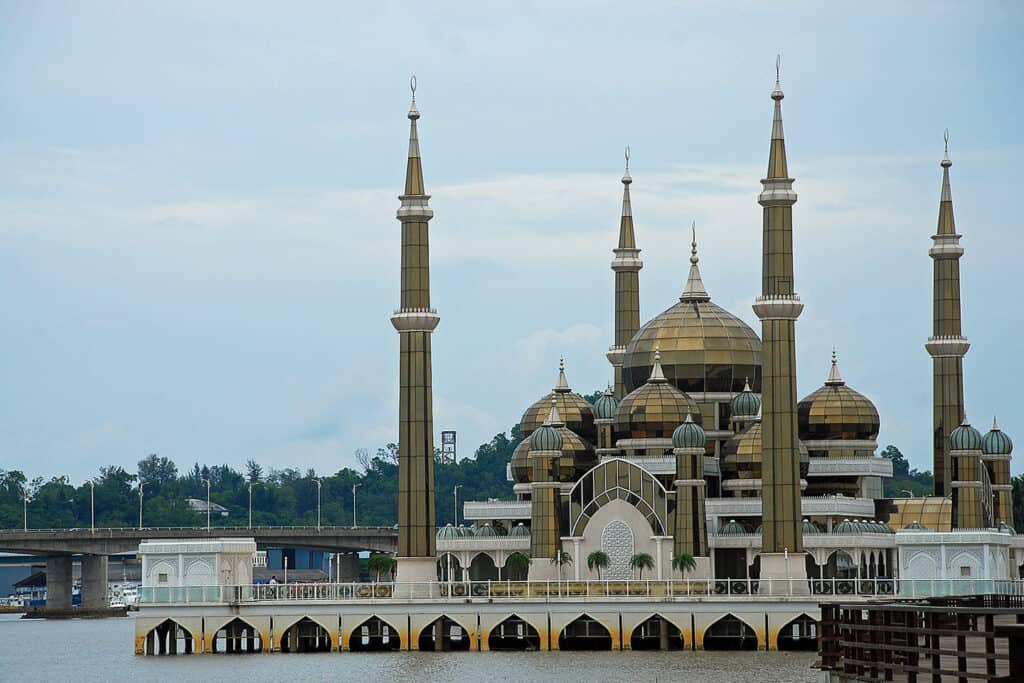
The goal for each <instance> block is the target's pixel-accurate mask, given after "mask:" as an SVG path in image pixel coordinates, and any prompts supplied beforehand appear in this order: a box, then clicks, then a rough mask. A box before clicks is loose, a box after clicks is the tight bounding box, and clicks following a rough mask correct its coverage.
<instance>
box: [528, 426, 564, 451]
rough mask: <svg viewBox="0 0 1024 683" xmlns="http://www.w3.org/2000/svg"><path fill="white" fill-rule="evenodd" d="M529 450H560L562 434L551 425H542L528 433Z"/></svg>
mask: <svg viewBox="0 0 1024 683" xmlns="http://www.w3.org/2000/svg"><path fill="white" fill-rule="evenodd" d="M530 450H531V451H560V450H562V435H561V434H559V433H558V430H557V429H555V428H554V427H552V426H551V425H543V426H541V427H540V428H539V429H537V431H535V432H534V433H533V434H530Z"/></svg>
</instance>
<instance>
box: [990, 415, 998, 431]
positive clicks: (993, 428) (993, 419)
mask: <svg viewBox="0 0 1024 683" xmlns="http://www.w3.org/2000/svg"><path fill="white" fill-rule="evenodd" d="M992 431H993V432H998V431H999V423H998V422H996V416H995V415H993V416H992Z"/></svg>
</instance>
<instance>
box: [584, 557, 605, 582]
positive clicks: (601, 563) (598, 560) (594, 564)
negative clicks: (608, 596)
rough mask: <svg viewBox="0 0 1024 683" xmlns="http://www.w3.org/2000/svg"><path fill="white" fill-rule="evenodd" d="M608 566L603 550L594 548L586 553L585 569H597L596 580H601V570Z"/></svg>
mask: <svg viewBox="0 0 1024 683" xmlns="http://www.w3.org/2000/svg"><path fill="white" fill-rule="evenodd" d="M607 568H608V553H606V552H604V551H603V550H595V551H594V552H592V553H590V554H589V555H587V569H589V570H590V571H594V570H595V569H596V570H597V580H598V581H600V580H601V570H602V569H607Z"/></svg>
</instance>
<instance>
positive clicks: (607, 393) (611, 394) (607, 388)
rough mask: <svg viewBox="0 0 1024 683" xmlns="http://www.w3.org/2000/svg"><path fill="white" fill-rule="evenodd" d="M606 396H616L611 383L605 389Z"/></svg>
mask: <svg viewBox="0 0 1024 683" xmlns="http://www.w3.org/2000/svg"><path fill="white" fill-rule="evenodd" d="M604 395H605V396H614V395H615V392H614V391H612V383H611V382H608V385H607V386H606V387H605V388H604Z"/></svg>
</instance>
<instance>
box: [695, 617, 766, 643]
mask: <svg viewBox="0 0 1024 683" xmlns="http://www.w3.org/2000/svg"><path fill="white" fill-rule="evenodd" d="M702 642H703V643H704V649H705V650H756V649H757V648H758V645H759V642H758V637H757V630H756V629H754V628H753V627H752V626H751V625H750V624H748V623H747V622H746V621H744V620H743V619H741V618H739V617H737V616H736V615H734V614H732V613H730V614H726V615H725V616H723V617H721V618H720V619H718V620H717V621H715V622H714V623H712V624H711V625H710V626H708V627H707V628H706V629H705V630H704V636H703V638H702Z"/></svg>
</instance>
